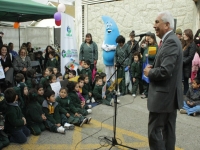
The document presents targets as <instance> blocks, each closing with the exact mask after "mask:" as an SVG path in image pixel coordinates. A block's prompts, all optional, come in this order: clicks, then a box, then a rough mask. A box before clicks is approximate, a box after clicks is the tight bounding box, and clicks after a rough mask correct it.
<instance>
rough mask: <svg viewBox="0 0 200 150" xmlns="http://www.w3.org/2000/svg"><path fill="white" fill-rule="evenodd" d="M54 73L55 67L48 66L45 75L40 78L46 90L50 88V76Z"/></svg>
mask: <svg viewBox="0 0 200 150" xmlns="http://www.w3.org/2000/svg"><path fill="white" fill-rule="evenodd" d="M51 74H53V68H52V67H47V68H46V69H45V77H42V78H41V80H40V84H41V85H43V88H44V90H47V88H49V76H50V75H51Z"/></svg>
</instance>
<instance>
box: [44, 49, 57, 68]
mask: <svg viewBox="0 0 200 150" xmlns="http://www.w3.org/2000/svg"><path fill="white" fill-rule="evenodd" d="M55 55H56V53H55V52H54V51H51V52H49V59H48V61H47V63H46V67H53V68H59V62H58V60H57V59H56V58H55Z"/></svg>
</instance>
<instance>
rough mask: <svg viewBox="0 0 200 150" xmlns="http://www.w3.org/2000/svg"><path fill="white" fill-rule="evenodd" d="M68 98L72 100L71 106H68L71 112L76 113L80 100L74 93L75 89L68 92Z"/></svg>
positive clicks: (78, 109)
mask: <svg viewBox="0 0 200 150" xmlns="http://www.w3.org/2000/svg"><path fill="white" fill-rule="evenodd" d="M68 96H69V98H70V99H71V100H72V101H71V103H72V105H71V107H70V110H71V112H72V113H74V114H75V113H77V112H79V111H80V109H81V100H80V99H79V97H78V95H77V94H76V92H75V91H73V92H70V93H69V94H68Z"/></svg>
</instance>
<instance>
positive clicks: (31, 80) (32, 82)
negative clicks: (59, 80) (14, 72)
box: [25, 69, 38, 89]
mask: <svg viewBox="0 0 200 150" xmlns="http://www.w3.org/2000/svg"><path fill="white" fill-rule="evenodd" d="M35 75H36V72H35V70H34V69H31V70H28V71H27V80H26V82H25V83H26V85H27V87H28V89H31V88H35V86H36V85H37V84H38V81H37V80H36V78H35V77H36V76H35Z"/></svg>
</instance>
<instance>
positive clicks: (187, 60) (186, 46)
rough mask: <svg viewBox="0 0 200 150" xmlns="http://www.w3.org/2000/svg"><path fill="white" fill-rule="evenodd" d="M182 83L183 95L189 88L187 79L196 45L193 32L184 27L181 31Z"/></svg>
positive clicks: (189, 74)
mask: <svg viewBox="0 0 200 150" xmlns="http://www.w3.org/2000/svg"><path fill="white" fill-rule="evenodd" d="M183 40H184V41H183V43H182V48H183V80H184V81H183V84H184V95H185V94H186V93H187V91H188V89H189V83H188V79H189V78H190V76H191V70H192V60H193V58H194V54H195V52H196V45H195V43H194V42H193V32H192V30H191V29H186V30H185V31H184V33H183Z"/></svg>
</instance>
